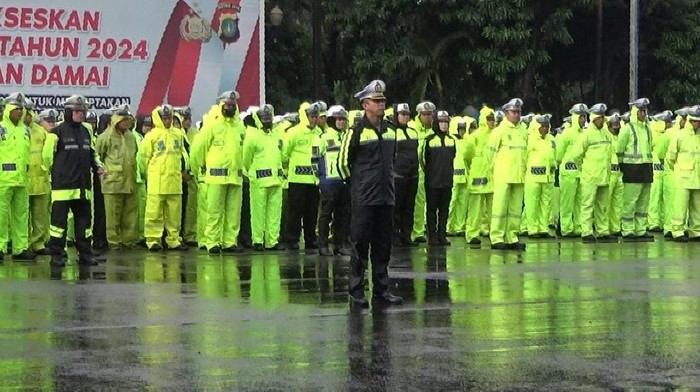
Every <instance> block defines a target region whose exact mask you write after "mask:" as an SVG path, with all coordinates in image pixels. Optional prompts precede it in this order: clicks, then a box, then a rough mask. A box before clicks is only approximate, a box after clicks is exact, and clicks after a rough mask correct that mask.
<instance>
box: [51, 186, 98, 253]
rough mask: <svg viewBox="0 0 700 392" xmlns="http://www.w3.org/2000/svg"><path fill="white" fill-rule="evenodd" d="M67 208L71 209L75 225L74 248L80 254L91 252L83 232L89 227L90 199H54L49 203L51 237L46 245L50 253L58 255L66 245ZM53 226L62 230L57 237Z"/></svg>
mask: <svg viewBox="0 0 700 392" xmlns="http://www.w3.org/2000/svg"><path fill="white" fill-rule="evenodd" d="M68 210H71V211H73V223H74V225H75V248H76V249H77V250H78V253H79V254H80V255H81V256H83V255H84V256H87V255H91V254H92V247H91V246H90V241H89V240H88V239H87V238H86V236H85V232H86V231H87V229H88V228H90V221H91V220H92V219H91V211H90V200H86V199H79V200H66V201H54V202H53V203H52V204H51V226H52V230H51V238H50V239H49V243H48V244H47V247H48V249H49V251H50V252H51V254H52V255H60V254H61V252H63V250H64V248H65V247H66V230H67V228H68ZM54 227H56V228H59V229H61V230H62V231H63V234H62V235H61V236H60V237H58V236H57V233H56V232H54Z"/></svg>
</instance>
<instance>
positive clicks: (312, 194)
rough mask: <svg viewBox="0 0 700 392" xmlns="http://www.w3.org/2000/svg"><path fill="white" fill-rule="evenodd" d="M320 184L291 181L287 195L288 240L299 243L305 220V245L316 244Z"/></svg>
mask: <svg viewBox="0 0 700 392" xmlns="http://www.w3.org/2000/svg"><path fill="white" fill-rule="evenodd" d="M319 197H320V196H319V191H318V186H317V185H313V184H296V183H289V190H288V196H287V241H289V242H290V243H298V242H299V236H300V235H301V226H302V221H303V222H304V245H315V244H316V223H318V201H319Z"/></svg>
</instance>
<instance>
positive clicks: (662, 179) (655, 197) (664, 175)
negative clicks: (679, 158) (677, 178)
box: [648, 170, 673, 228]
mask: <svg viewBox="0 0 700 392" xmlns="http://www.w3.org/2000/svg"><path fill="white" fill-rule="evenodd" d="M671 176H673V173H672V172H669V171H664V170H654V182H652V184H651V191H650V195H649V221H648V225H649V228H652V227H658V228H663V227H664V222H665V221H666V213H667V210H668V206H667V205H668V204H669V203H671V201H672V199H670V198H667V197H671V195H670V194H669V189H668V188H669V186H668V184H667V180H668V178H669V177H671Z"/></svg>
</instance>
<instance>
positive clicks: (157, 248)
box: [148, 244, 163, 252]
mask: <svg viewBox="0 0 700 392" xmlns="http://www.w3.org/2000/svg"><path fill="white" fill-rule="evenodd" d="M148 250H149V251H151V252H160V251H161V250H163V247H162V246H160V244H155V245H153V246H151V247H150V248H148Z"/></svg>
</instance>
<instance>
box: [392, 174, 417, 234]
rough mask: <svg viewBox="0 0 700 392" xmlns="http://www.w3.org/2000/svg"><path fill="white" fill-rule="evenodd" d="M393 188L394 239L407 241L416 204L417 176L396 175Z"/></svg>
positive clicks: (411, 228) (411, 229)
mask: <svg viewBox="0 0 700 392" xmlns="http://www.w3.org/2000/svg"><path fill="white" fill-rule="evenodd" d="M394 188H395V195H396V206H395V207H394V239H395V240H400V241H401V242H403V243H409V242H411V232H412V231H413V210H414V208H415V206H416V193H418V177H414V178H403V177H396V178H394Z"/></svg>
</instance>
